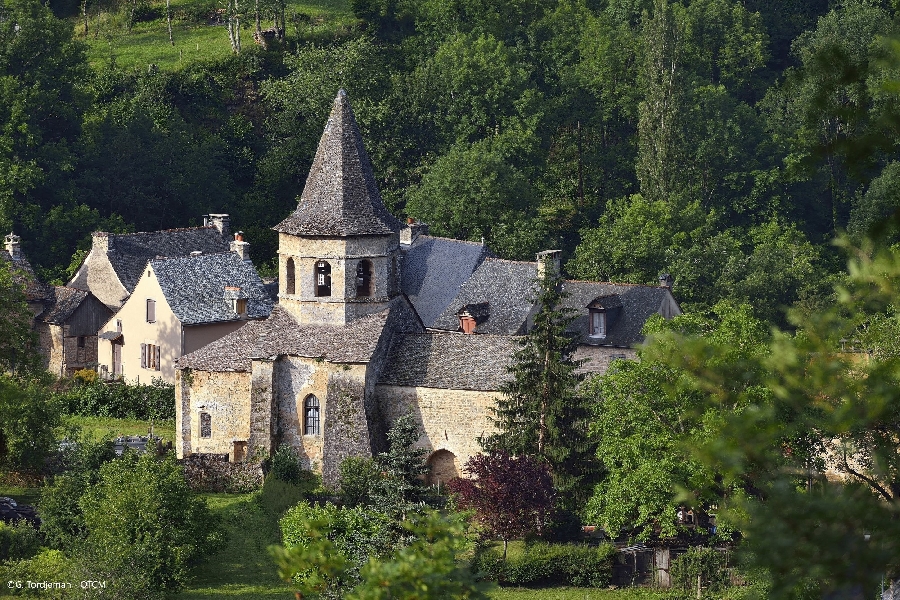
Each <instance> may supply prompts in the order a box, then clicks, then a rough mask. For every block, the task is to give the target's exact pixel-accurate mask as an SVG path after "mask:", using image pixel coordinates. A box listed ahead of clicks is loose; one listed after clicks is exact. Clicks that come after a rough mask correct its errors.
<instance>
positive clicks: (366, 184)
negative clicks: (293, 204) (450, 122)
mask: <svg viewBox="0 0 900 600" xmlns="http://www.w3.org/2000/svg"><path fill="white" fill-rule="evenodd" d="M274 229H275V231H277V232H278V263H279V265H278V270H279V284H278V288H279V289H278V302H279V304H280V305H281V306H283V307H284V308H285V309H287V310H288V311H289V312H290V313H291V314H292V315H293V316H294V318H295V319H297V321H299V322H301V323H331V324H336V325H343V324H346V323H349V322H350V321H353V320H354V319H357V318H359V317H362V316H365V315H368V314H372V313H375V312H380V311H382V310H384V309H385V308H387V306H388V303H389V302H390V301H391V299H392V298H394V297H395V296H397V295H398V294H399V293H400V263H399V260H400V235H399V232H400V222H399V221H397V219H396V218H395V217H394V216H393V215H392V214H391V213H390V212H388V210H387V208H386V207H385V206H384V202H383V201H382V199H381V193H380V192H379V191H378V185H377V184H376V183H375V176H374V174H373V173H372V164H371V163H370V161H369V156H368V154H367V153H366V149H365V147H364V146H363V141H362V135H361V134H360V132H359V127H358V126H357V124H356V117H355V116H354V115H353V109H352V108H351V107H350V102H349V101H348V100H347V94H346V92H345V91H344V90H340V91H339V92H338V94H337V97H336V98H335V99H334V105H333V107H332V109H331V114H330V115H329V117H328V122H327V123H326V124H325V131H324V132H323V133H322V138H321V139H320V140H319V147H318V149H317V150H316V156H315V159H314V160H313V164H312V168H311V169H310V171H309V176H308V177H307V179H306V185H305V186H304V188H303V193H302V194H301V196H300V201H299V203H298V205H297V209H296V210H295V211H294V212H293V213H291V215H290V216H288V217H287V218H286V219H285V220H284V221H282V222H281V223H279V224H278V225H276V226H275V227H274Z"/></svg>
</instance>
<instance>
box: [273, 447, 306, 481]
mask: <svg viewBox="0 0 900 600" xmlns="http://www.w3.org/2000/svg"><path fill="white" fill-rule="evenodd" d="M304 471H305V469H304V468H303V466H302V465H301V464H300V453H299V452H297V450H295V449H294V448H292V447H290V446H287V445H284V444H282V445H281V446H278V449H277V450H276V451H275V454H273V455H272V459H271V467H270V471H269V475H270V476H271V477H275V478H277V479H280V480H281V481H286V482H288V483H293V484H299V483H300V481H301V479H302V478H303V472H304Z"/></svg>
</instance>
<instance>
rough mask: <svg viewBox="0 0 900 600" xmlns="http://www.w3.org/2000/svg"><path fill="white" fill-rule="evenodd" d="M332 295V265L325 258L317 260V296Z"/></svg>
mask: <svg viewBox="0 0 900 600" xmlns="http://www.w3.org/2000/svg"><path fill="white" fill-rule="evenodd" d="M330 295H331V265H329V264H328V263H327V262H325V261H324V260H320V261H318V262H316V296H330Z"/></svg>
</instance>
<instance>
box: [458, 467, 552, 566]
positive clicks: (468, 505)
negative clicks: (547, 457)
mask: <svg viewBox="0 0 900 600" xmlns="http://www.w3.org/2000/svg"><path fill="white" fill-rule="evenodd" d="M464 471H465V472H466V473H468V474H469V475H471V476H472V479H454V480H452V481H450V482H449V483H448V484H447V487H448V488H449V489H450V491H451V492H452V493H453V494H455V495H456V498H457V503H458V505H459V507H460V508H463V509H465V510H474V511H475V520H476V521H478V522H479V523H481V524H482V525H483V526H484V527H485V528H486V529H487V530H488V532H489V533H491V534H492V535H495V536H497V537H499V538H500V539H502V540H503V560H506V550H507V546H508V545H509V540H511V539H513V538H517V537H521V536H523V535H526V534H528V533H532V532H540V531H541V529H543V527H544V526H545V525H546V524H547V522H548V521H549V520H550V516H551V514H552V512H553V495H554V494H553V478H552V477H551V476H550V470H549V469H548V468H547V466H546V464H544V463H542V462H539V461H538V460H536V459H534V458H532V457H530V456H518V457H514V456H510V455H509V454H506V453H505V452H498V453H492V454H476V455H475V456H473V457H472V458H470V459H469V460H468V462H466V465H465V468H464Z"/></svg>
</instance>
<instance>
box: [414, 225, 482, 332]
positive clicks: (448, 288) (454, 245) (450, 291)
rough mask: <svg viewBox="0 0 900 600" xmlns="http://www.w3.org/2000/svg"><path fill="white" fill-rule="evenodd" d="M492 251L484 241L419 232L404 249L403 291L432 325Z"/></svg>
mask: <svg viewBox="0 0 900 600" xmlns="http://www.w3.org/2000/svg"><path fill="white" fill-rule="evenodd" d="M490 256H493V253H492V252H491V251H490V250H489V249H488V247H487V246H485V245H484V244H479V243H476V242H464V241H460V240H452V239H447V238H440V237H431V236H427V235H420V236H419V237H417V238H416V239H415V240H413V243H412V244H411V245H410V246H409V248H408V249H407V250H406V251H405V252H404V255H403V262H402V266H401V282H402V285H403V293H404V294H406V295H407V296H408V297H409V300H410V302H412V304H413V306H414V307H415V308H416V312H418V313H419V316H420V317H421V318H422V322H423V323H424V324H425V326H426V327H432V326H433V325H434V322H435V321H436V320H437V318H438V317H439V316H440V315H441V313H442V312H443V311H444V309H446V308H447V306H448V305H449V304H450V303H451V302H452V301H453V299H454V298H455V297H456V295H457V294H458V293H459V288H460V286H461V285H462V284H464V283H465V282H466V280H467V279H469V277H470V276H471V275H472V273H473V272H474V271H475V269H477V268H478V266H479V265H480V264H481V263H482V261H484V259H485V258H487V257H490Z"/></svg>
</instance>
